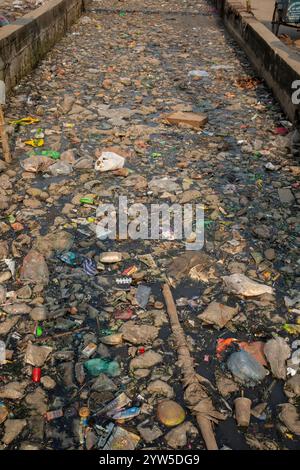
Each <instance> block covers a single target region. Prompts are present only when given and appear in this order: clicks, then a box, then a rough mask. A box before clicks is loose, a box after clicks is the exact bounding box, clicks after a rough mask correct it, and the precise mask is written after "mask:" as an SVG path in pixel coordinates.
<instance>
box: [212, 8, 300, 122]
mask: <svg viewBox="0 0 300 470" xmlns="http://www.w3.org/2000/svg"><path fill="white" fill-rule="evenodd" d="M213 3H214V4H215V6H216V7H217V8H218V10H219V12H220V15H221V16H222V18H223V21H224V24H225V26H226V28H227V30H228V31H229V32H230V34H231V35H232V37H233V38H234V39H235V40H236V41H237V43H238V44H239V45H240V46H241V47H242V48H243V49H244V50H245V52H246V54H247V56H248V57H249V59H250V61H251V63H252V64H253V66H254V67H255V68H256V70H257V72H258V74H259V75H260V76H261V77H263V78H264V79H265V81H266V82H267V84H268V85H269V87H270V88H271V89H272V91H273V93H274V95H275V96H276V98H277V99H278V101H279V103H280V104H281V106H282V108H283V110H284V111H285V113H286V114H287V115H288V117H289V119H291V120H292V121H293V120H294V117H295V111H296V109H297V108H298V109H299V106H296V105H294V104H293V103H292V93H293V92H294V90H293V89H292V83H293V81H295V80H300V56H299V55H298V54H297V53H295V52H293V51H292V50H291V49H290V48H289V47H287V46H286V45H285V44H283V43H282V41H280V40H279V39H278V38H277V37H276V36H275V35H274V34H273V33H272V32H271V31H270V30H269V29H268V28H267V27H266V26H264V25H263V24H262V23H260V22H259V21H258V20H257V19H256V18H254V17H253V16H252V15H251V14H249V13H247V12H246V11H245V8H244V7H243V6H242V5H241V3H238V2H233V1H230V0H213Z"/></svg>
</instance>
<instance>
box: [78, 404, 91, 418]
mask: <svg viewBox="0 0 300 470" xmlns="http://www.w3.org/2000/svg"><path fill="white" fill-rule="evenodd" d="M79 416H80V417H81V418H87V417H88V416H90V410H89V408H88V407H87V406H83V407H82V408H80V410H79Z"/></svg>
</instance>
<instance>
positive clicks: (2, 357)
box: [0, 341, 6, 365]
mask: <svg viewBox="0 0 300 470" xmlns="http://www.w3.org/2000/svg"><path fill="white" fill-rule="evenodd" d="M1 364H6V346H5V343H4V341H0V365H1Z"/></svg>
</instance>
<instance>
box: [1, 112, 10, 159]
mask: <svg viewBox="0 0 300 470" xmlns="http://www.w3.org/2000/svg"><path fill="white" fill-rule="evenodd" d="M0 135H1V141H2V149H3V157H4V160H5V161H6V163H10V162H11V154H10V150H9V143H8V137H7V133H6V130H5V121H4V115H3V109H2V105H0Z"/></svg>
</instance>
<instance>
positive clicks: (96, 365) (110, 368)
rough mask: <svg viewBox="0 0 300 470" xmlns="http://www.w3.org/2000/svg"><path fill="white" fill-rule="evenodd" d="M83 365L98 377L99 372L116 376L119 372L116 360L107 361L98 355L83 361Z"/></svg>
mask: <svg viewBox="0 0 300 470" xmlns="http://www.w3.org/2000/svg"><path fill="white" fill-rule="evenodd" d="M84 367H85V368H86V370H87V371H88V373H89V374H90V375H92V376H93V377H98V375H100V374H101V373H104V374H107V375H110V376H111V377H116V376H118V375H120V373H121V370H120V366H119V363H118V362H117V361H109V360H107V359H101V358H98V357H97V358H95V359H89V360H88V361H86V362H85V363H84Z"/></svg>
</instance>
